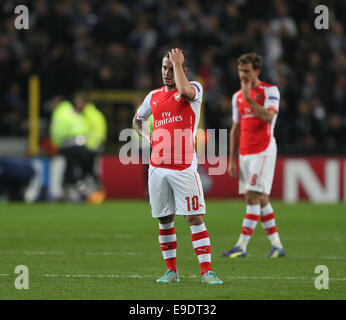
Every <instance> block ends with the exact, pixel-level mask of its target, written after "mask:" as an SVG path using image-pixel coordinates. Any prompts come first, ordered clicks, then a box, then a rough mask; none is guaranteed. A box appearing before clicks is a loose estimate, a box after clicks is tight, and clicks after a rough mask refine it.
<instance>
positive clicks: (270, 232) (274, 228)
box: [266, 226, 278, 235]
mask: <svg viewBox="0 0 346 320" xmlns="http://www.w3.org/2000/svg"><path fill="white" fill-rule="evenodd" d="M275 232H278V230H277V229H276V226H274V227H271V228H267V229H266V233H267V234H268V235H269V234H273V233H275Z"/></svg>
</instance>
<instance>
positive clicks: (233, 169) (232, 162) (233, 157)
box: [228, 122, 240, 178]
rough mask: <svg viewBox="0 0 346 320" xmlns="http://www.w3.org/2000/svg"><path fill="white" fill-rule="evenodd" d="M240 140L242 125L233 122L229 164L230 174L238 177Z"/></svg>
mask: <svg viewBox="0 0 346 320" xmlns="http://www.w3.org/2000/svg"><path fill="white" fill-rule="evenodd" d="M239 141H240V125H239V123H235V122H233V125H232V129H231V133H230V154H229V164H228V174H229V175H230V176H231V177H232V178H237V177H238V167H237V158H238V148H239Z"/></svg>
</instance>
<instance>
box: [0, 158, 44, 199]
mask: <svg viewBox="0 0 346 320" xmlns="http://www.w3.org/2000/svg"><path fill="white" fill-rule="evenodd" d="M41 188H42V183H41V181H40V179H39V177H38V175H37V173H36V171H35V169H34V167H33V166H32V164H31V163H30V161H28V160H24V159H14V158H9V157H2V158H0V200H5V201H21V200H25V201H27V202H33V201H36V200H38V199H39V197H40V194H41Z"/></svg>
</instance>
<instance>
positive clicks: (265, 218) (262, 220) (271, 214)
mask: <svg viewBox="0 0 346 320" xmlns="http://www.w3.org/2000/svg"><path fill="white" fill-rule="evenodd" d="M271 219H275V215H274V212H273V213H270V214H267V215H265V216H261V222H266V221H268V220H271Z"/></svg>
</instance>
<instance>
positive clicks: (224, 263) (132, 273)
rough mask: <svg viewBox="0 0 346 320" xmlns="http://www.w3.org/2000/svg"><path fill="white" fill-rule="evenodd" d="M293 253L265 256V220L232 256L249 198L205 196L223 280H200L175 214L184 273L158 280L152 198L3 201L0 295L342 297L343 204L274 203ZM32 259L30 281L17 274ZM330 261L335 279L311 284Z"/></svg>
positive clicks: (345, 285)
mask: <svg viewBox="0 0 346 320" xmlns="http://www.w3.org/2000/svg"><path fill="white" fill-rule="evenodd" d="M272 205H273V207H274V210H275V213H276V222H277V226H278V229H279V232H280V235H281V240H282V242H283V244H284V247H285V250H286V254H287V256H286V257H285V258H279V259H268V258H265V255H266V254H267V253H268V252H269V251H270V248H271V246H270V243H269V241H268V240H267V237H266V235H265V233H264V230H263V229H262V226H261V225H260V224H258V225H257V228H256V230H255V232H254V234H253V237H252V239H251V241H250V244H249V247H248V258H245V259H227V258H222V257H221V253H222V252H223V251H225V250H228V249H230V248H231V247H232V246H233V244H234V243H235V242H236V240H237V239H238V236H239V232H240V228H241V223H242V220H243V217H244V209H245V206H244V204H243V203H242V202H239V201H237V202H235V201H207V215H206V218H205V221H206V225H207V228H208V231H209V234H210V236H211V245H212V267H213V270H214V271H215V273H216V274H217V275H218V276H219V277H220V278H221V279H222V280H224V284H223V285H217V286H216V285H215V286H211V285H206V284H202V283H201V278H200V268H199V264H198V260H197V257H196V255H195V253H194V251H193V248H192V243H191V234H190V230H189V227H188V226H187V224H186V222H185V221H184V218H183V217H177V218H176V224H175V226H176V233H177V239H178V249H177V263H178V269H179V272H180V279H181V282H180V283H172V284H157V283H156V282H155V280H156V279H157V278H158V277H160V276H161V275H162V274H163V272H164V271H165V263H164V261H163V259H162V255H161V251H160V247H159V244H158V228H157V221H155V220H154V219H152V218H151V215H150V206H149V203H148V201H116V202H107V203H104V204H102V205H98V206H93V205H85V204H34V205H27V204H0V298H1V299H126V300H128V299H131V300H132V299H134V300H136V299H149V300H157V299H193V300H201V299H216V300H221V299H226V300H230V299H345V298H346V268H345V265H346V249H345V244H346V228H345V226H346V205H345V204H337V205H328V204H325V205H317V204H309V203H299V204H283V203H281V202H273V203H272ZM17 265H25V266H27V267H28V269H29V289H28V290H24V289H22V290H18V289H16V288H15V285H14V282H15V279H16V277H17V276H18V274H16V273H15V272H14V270H15V267H16V266H17ZM318 265H325V266H327V267H328V270H329V289H321V290H317V289H316V288H315V278H316V277H317V276H318V274H316V273H314V271H315V268H316V266H318Z"/></svg>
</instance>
